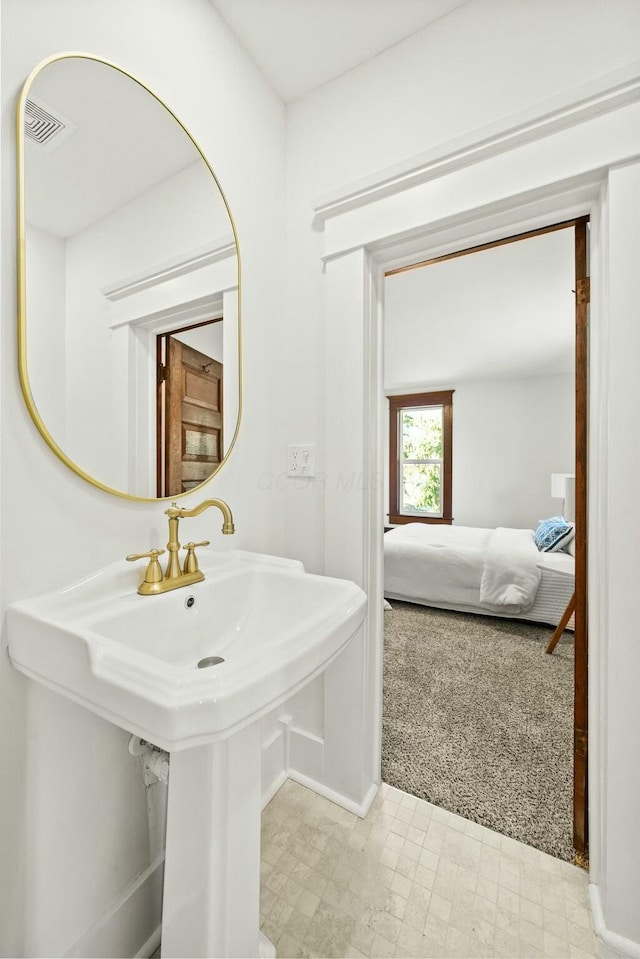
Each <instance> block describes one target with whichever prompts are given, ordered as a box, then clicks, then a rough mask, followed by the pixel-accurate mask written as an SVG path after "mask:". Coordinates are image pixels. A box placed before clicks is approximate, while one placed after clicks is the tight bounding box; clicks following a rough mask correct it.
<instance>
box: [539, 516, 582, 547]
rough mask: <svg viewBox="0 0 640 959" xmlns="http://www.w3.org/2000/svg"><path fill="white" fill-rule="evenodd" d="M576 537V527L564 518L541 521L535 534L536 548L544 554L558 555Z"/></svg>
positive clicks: (557, 517)
mask: <svg viewBox="0 0 640 959" xmlns="http://www.w3.org/2000/svg"><path fill="white" fill-rule="evenodd" d="M575 535H576V530H575V527H574V526H573V525H572V524H571V523H567V521H566V520H565V519H564V517H562V516H551V517H550V518H549V519H543V520H540V525H539V526H538V528H537V530H536V532H535V540H536V546H537V547H538V549H539V550H540V551H541V552H543V553H556V552H557V551H558V550H560V549H564V548H565V546H568V545H569V543H570V542H571V540H572V539H573V537H574V536H575Z"/></svg>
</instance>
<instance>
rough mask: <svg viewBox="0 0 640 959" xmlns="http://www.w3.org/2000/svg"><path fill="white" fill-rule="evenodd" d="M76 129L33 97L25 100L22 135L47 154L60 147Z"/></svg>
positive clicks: (72, 124) (59, 114)
mask: <svg viewBox="0 0 640 959" xmlns="http://www.w3.org/2000/svg"><path fill="white" fill-rule="evenodd" d="M76 129H77V127H76V125H75V124H74V123H72V122H71V121H70V120H68V119H67V118H66V117H64V116H62V114H61V113H57V112H56V111H54V110H53V109H52V108H51V107H50V106H47V104H46V103H43V102H42V100H37V99H36V98H35V97H29V98H28V99H27V101H26V103H25V106H24V135H25V137H26V138H27V139H28V140H32V141H33V142H34V143H37V144H38V145H39V146H41V147H43V148H44V149H46V150H47V152H49V151H51V150H54V149H55V148H56V147H58V146H60V144H61V143H62V142H63V141H64V140H66V139H67V137H69V136H71V134H72V133H73V132H74V131H75V130H76Z"/></svg>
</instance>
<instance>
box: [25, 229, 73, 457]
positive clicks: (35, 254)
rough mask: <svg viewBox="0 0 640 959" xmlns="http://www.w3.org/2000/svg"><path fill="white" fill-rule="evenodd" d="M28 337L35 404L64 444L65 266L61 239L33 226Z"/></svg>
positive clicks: (29, 254) (29, 241) (28, 247)
mask: <svg viewBox="0 0 640 959" xmlns="http://www.w3.org/2000/svg"><path fill="white" fill-rule="evenodd" d="M25 243H26V250H27V258H28V260H29V263H30V264H31V268H30V269H29V270H28V272H27V304H28V310H29V336H30V338H33V340H34V342H35V343H37V348H36V349H34V350H32V351H31V352H30V354H29V357H28V364H29V383H30V385H31V391H32V394H33V399H34V402H35V404H36V406H37V408H38V410H39V411H40V413H41V415H46V420H47V426H48V428H49V431H50V432H51V434H52V435H53V436H55V437H56V438H59V441H60V442H64V436H65V419H66V416H65V412H66V411H65V399H64V391H63V390H61V389H60V383H61V382H62V381H63V380H64V375H65V368H66V355H65V348H64V345H65V265H64V256H65V249H64V240H62V239H61V238H60V237H58V236H53V234H51V233H44V232H43V231H42V230H37V229H35V227H28V228H27V231H26V239H25Z"/></svg>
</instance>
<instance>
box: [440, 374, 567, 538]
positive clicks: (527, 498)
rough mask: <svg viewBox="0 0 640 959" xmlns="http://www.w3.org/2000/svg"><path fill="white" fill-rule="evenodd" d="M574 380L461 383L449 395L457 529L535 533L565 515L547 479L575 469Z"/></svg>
mask: <svg viewBox="0 0 640 959" xmlns="http://www.w3.org/2000/svg"><path fill="white" fill-rule="evenodd" d="M573 396H574V383H573V378H572V377H571V376H542V377H537V376H532V377H527V378H525V379H518V380H507V379H505V380H483V381H478V382H470V383H461V384H459V385H457V386H456V391H455V393H454V396H453V515H454V518H455V523H456V525H458V526H481V527H488V528H490V527H494V526H514V527H516V528H519V529H520V528H521V529H531V528H533V529H535V527H536V525H537V523H538V521H539V520H541V519H544V518H545V517H546V516H553V515H556V514H558V513H559V512H561V511H562V502H561V501H559V500H555V499H552V498H551V495H550V490H551V473H572V472H573V471H574V465H573V464H574V462H575V460H574V448H575V444H574V427H573V423H574V402H573Z"/></svg>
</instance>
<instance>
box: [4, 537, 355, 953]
mask: <svg viewBox="0 0 640 959" xmlns="http://www.w3.org/2000/svg"><path fill="white" fill-rule="evenodd" d="M201 568H202V570H203V572H204V573H205V576H206V578H205V580H204V582H201V583H196V584H195V585H193V586H189V587H186V588H184V589H179V590H175V591H174V592H170V593H165V594H163V595H159V596H139V595H138V594H137V593H136V585H137V583H136V581H135V577H134V576H132V571H131V569H130V568H129V567H126V566H125V564H124V563H114V564H112V565H111V566H107V567H105V568H104V569H101V570H99V571H98V572H97V573H95V574H94V575H92V576H90V577H88V578H86V579H84V580H82V581H81V582H79V583H75V584H74V585H73V586H70V587H68V588H67V589H63V590H59V591H57V592H53V593H49V594H46V595H43V596H39V597H36V598H34V599H30V600H24V601H22V602H18V603H14V604H12V605H11V606H10V607H9V609H8V611H7V627H8V635H9V654H10V657H11V661H12V663H13V665H14V666H15V667H16V669H18V670H20V671H21V672H23V673H25V674H26V675H27V676H29V677H31V678H32V679H34V680H36V682H40V683H43V684H44V685H45V686H48V687H49V688H50V689H53V690H55V691H56V692H58V693H59V694H60V695H62V696H66V697H68V698H69V699H72V700H74V701H75V702H76V703H79V704H80V705H82V706H84V707H85V708H87V709H89V710H91V711H92V712H94V713H97V714H98V715H100V716H102V717H103V718H104V719H107V720H108V721H110V722H112V723H115V724H116V725H118V726H120V727H122V728H123V729H126V730H129V731H130V732H132V733H136V734H137V735H138V736H141V737H142V738H143V739H146V740H148V741H149V742H151V743H154V744H155V745H157V746H160V747H161V748H163V749H166V750H168V751H169V752H170V754H171V764H170V776H169V805H168V815H167V848H166V862H165V886H164V900H163V919H162V955H163V956H176V957H178V956H194V957H195V956H212V957H216V956H252V955H258V954H261V955H267V954H269V947H270V944H269V943H268V941H267V940H264V939H263V940H262V942H261V943H260V936H259V928H258V926H259V873H260V870H259V865H260V787H261V784H260V765H261V763H260V759H261V746H260V729H259V723H258V722H257V721H258V720H259V719H260V717H261V716H263V715H264V714H265V713H267V712H268V711H269V710H271V709H273V708H274V707H275V706H277V705H278V704H279V703H281V702H283V701H284V700H285V699H287V698H288V697H289V696H291V695H292V694H293V693H295V692H296V691H297V690H299V689H300V688H301V687H302V686H303V685H304V684H305V683H307V682H309V681H310V680H311V679H313V678H314V677H315V676H317V675H318V674H319V673H320V672H322V671H323V670H324V669H326V667H327V666H328V664H329V663H330V662H331V661H332V660H333V659H334V658H335V657H336V656H337V655H338V654H339V653H340V651H341V650H342V649H343V648H344V646H345V645H346V644H347V642H348V641H349V639H350V638H351V637H352V636H353V634H354V633H355V631H356V630H357V628H358V626H359V625H360V624H361V622H362V620H363V618H364V611H365V605H366V598H365V595H364V593H363V592H362V590H361V589H360V588H359V587H358V586H356V585H355V584H354V583H351V582H348V581H346V580H339V579H332V578H330V577H324V576H315V575H311V574H308V573H306V572H305V570H304V567H303V566H302V564H301V563H298V562H296V561H294V560H286V559H280V558H277V557H272V556H263V555H260V554H256V553H248V552H244V551H239V550H233V551H229V552H223V553H214V552H213V551H211V552H209V553H208V554H206V555H203V556H202V560H201Z"/></svg>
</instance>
